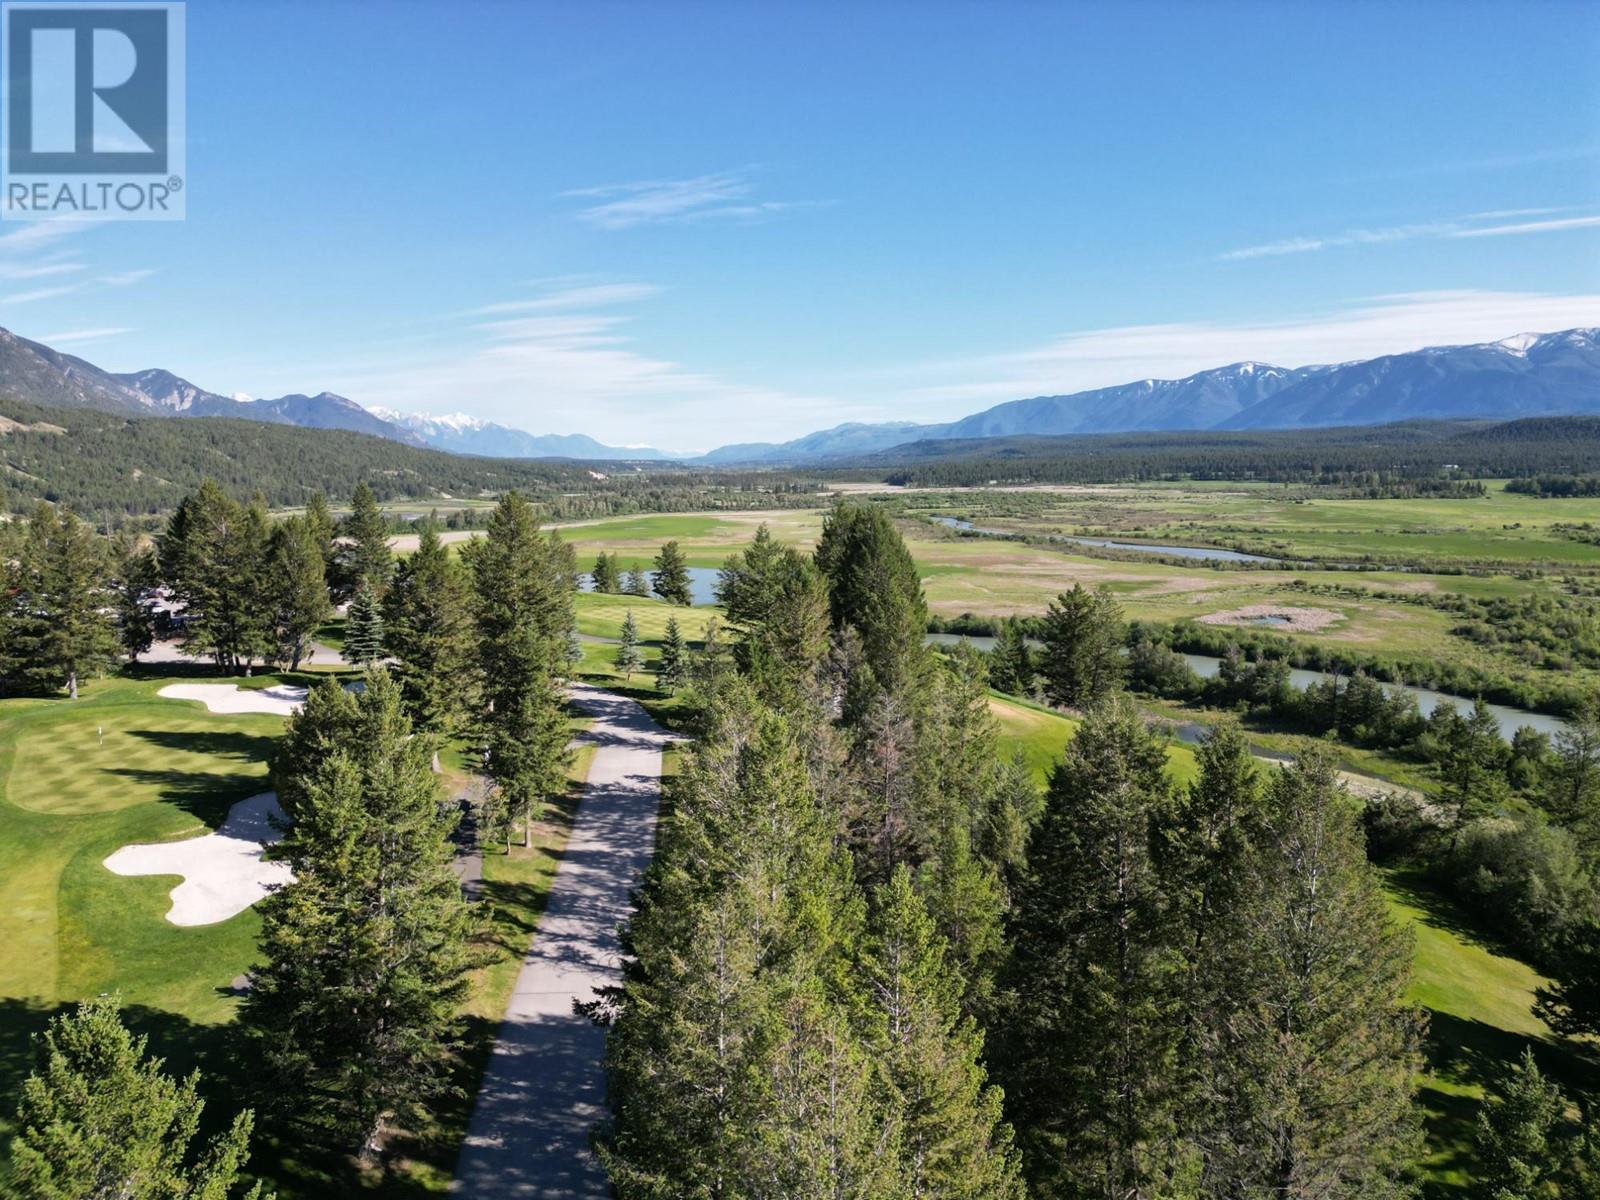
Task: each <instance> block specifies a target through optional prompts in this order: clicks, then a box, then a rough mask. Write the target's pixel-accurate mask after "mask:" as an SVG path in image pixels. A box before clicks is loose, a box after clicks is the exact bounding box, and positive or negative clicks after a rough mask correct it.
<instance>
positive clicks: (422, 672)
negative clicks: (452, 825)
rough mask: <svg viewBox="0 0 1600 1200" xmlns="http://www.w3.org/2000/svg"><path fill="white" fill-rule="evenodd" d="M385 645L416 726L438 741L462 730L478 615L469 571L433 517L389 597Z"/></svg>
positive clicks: (402, 564)
mask: <svg viewBox="0 0 1600 1200" xmlns="http://www.w3.org/2000/svg"><path fill="white" fill-rule="evenodd" d="M383 644H384V648H385V649H386V650H387V651H388V652H389V655H390V657H392V658H393V659H394V660H395V666H394V676H395V679H396V681H397V682H398V683H399V685H400V696H401V699H402V701H403V702H404V703H405V706H406V712H407V714H409V716H410V717H411V724H412V725H413V726H414V727H415V728H416V730H417V731H418V732H419V733H425V734H427V735H428V736H430V737H432V738H434V739H436V740H437V739H440V738H445V737H450V736H453V735H454V734H455V733H456V732H458V731H459V730H460V729H461V727H462V723H463V721H465V719H466V716H467V712H468V706H469V703H470V701H471V698H472V690H473V689H472V682H473V680H472V670H473V665H474V663H473V645H472V614H471V612H470V610H469V607H468V602H467V580H466V574H465V572H464V571H463V570H462V568H461V566H460V564H459V563H457V562H456V561H455V560H454V559H452V558H451V556H450V553H449V551H448V550H446V549H445V547H444V544H443V543H442V542H440V540H439V529H438V526H437V525H435V524H434V522H433V521H431V520H430V521H427V522H425V523H424V524H423V526H422V531H421V533H420V535H419V537H418V541H417V549H416V552H415V553H414V554H412V555H411V556H410V557H408V558H405V559H402V560H401V562H400V564H399V566H398V568H397V569H396V570H395V574H394V582H393V583H392V584H390V586H389V591H388V593H387V594H386V595H385V596H384V598H383Z"/></svg>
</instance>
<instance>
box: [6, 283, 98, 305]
mask: <svg viewBox="0 0 1600 1200" xmlns="http://www.w3.org/2000/svg"><path fill="white" fill-rule="evenodd" d="M82 287H83V285H82V284H81V283H67V284H62V285H60V286H58V287H46V288H34V289H33V290H32V291H28V292H12V293H11V294H10V295H9V296H6V297H5V298H4V299H3V301H0V303H5V304H32V303H34V302H35V301H38V300H53V299H54V298H55V297H57V296H70V295H71V294H72V293H73V292H76V291H78V290H80V289H81V288H82Z"/></svg>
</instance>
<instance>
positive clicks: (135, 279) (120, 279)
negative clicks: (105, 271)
mask: <svg viewBox="0 0 1600 1200" xmlns="http://www.w3.org/2000/svg"><path fill="white" fill-rule="evenodd" d="M155 273H156V272H155V268H154V267H143V268H141V269H139V270H137V271H118V272H117V273H115V274H113V275H102V276H100V278H99V280H98V281H97V282H99V283H103V284H105V286H106V287H128V286H129V285H131V284H135V283H142V282H143V281H144V280H146V279H149V278H150V276H152V275H154V274H155Z"/></svg>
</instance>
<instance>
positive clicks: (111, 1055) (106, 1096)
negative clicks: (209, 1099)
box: [10, 997, 261, 1200]
mask: <svg viewBox="0 0 1600 1200" xmlns="http://www.w3.org/2000/svg"><path fill="white" fill-rule="evenodd" d="M35 1045H36V1048H37V1053H38V1061H37V1064H36V1065H35V1067H34V1070H33V1073H32V1074H31V1075H29V1076H28V1078H27V1079H26V1080H25V1081H24V1082H23V1084H22V1098H21V1102H20V1103H19V1105H18V1107H17V1118H16V1125H15V1128H16V1133H15V1134H14V1136H13V1137H12V1140H11V1164H12V1179H11V1185H12V1188H11V1192H10V1194H11V1195H14V1196H16V1197H18V1198H19V1200H89V1198H93V1200H99V1198H102V1197H103V1198H105V1200H110V1198H112V1197H117V1198H118V1200H184V1198H194V1200H226V1197H227V1196H229V1195H230V1194H232V1193H234V1189H235V1187H236V1185H237V1184H238V1179H239V1168H240V1167H241V1166H243V1165H244V1161H245V1159H246V1158H247V1157H248V1155H249V1146H250V1130H251V1125H252V1121H253V1118H252V1115H251V1113H250V1112H249V1111H248V1110H247V1111H245V1112H242V1113H240V1114H239V1115H238V1116H237V1117H235V1118H234V1120H233V1124H232V1125H231V1126H230V1127H229V1129H228V1131H227V1132H226V1133H224V1134H221V1135H220V1136H218V1137H217V1138H215V1139H213V1140H212V1141H211V1142H210V1143H209V1144H208V1145H207V1146H205V1147H204V1149H203V1150H202V1151H201V1152H200V1153H199V1154H198V1156H196V1155H195V1154H194V1153H193V1143H194V1140H195V1136H196V1133H197V1131H198V1128H199V1125H200V1114H201V1110H202V1109H203V1108H204V1107H205V1103H204V1101H202V1100H201V1099H200V1097H199V1083H200V1075H199V1072H196V1073H194V1074H192V1075H190V1076H189V1077H188V1078H187V1079H185V1080H183V1081H182V1082H178V1081H176V1080H174V1079H172V1078H171V1077H170V1076H168V1075H167V1074H166V1072H165V1071H164V1070H163V1069H162V1067H163V1063H162V1061H161V1060H160V1059H159V1058H150V1057H148V1056H147V1054H146V1045H147V1040H146V1039H145V1038H142V1037H140V1038H136V1037H134V1036H133V1034H131V1033H130V1032H128V1029H127V1027H126V1026H124V1025H123V1023H122V1018H121V1015H120V1014H119V1013H118V1011H117V1001H116V1000H115V999H112V998H109V997H101V998H99V999H97V1000H85V1001H83V1002H82V1003H81V1004H79V1005H78V1006H77V1008H76V1009H75V1010H74V1011H73V1012H72V1013H69V1014H62V1015H59V1016H57V1017H55V1018H53V1019H52V1020H51V1022H50V1025H49V1027H48V1028H47V1029H45V1031H44V1032H43V1033H42V1034H40V1035H38V1037H37V1038H36V1041H35ZM247 1196H248V1197H249V1200H256V1198H258V1197H260V1196H261V1185H260V1184H257V1185H256V1186H255V1187H253V1188H251V1189H250V1190H249V1192H248V1193H247Z"/></svg>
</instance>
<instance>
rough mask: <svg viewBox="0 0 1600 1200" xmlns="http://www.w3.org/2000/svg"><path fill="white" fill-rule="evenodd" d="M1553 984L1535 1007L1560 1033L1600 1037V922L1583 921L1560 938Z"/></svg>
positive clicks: (1540, 994) (1540, 993) (1542, 991)
mask: <svg viewBox="0 0 1600 1200" xmlns="http://www.w3.org/2000/svg"><path fill="white" fill-rule="evenodd" d="M1550 976H1551V979H1552V982H1551V983H1550V984H1549V985H1548V986H1547V987H1541V988H1540V989H1539V991H1538V1002H1537V1004H1536V1006H1535V1008H1536V1011H1537V1012H1538V1014H1539V1016H1540V1017H1542V1018H1543V1019H1544V1020H1545V1021H1546V1022H1547V1023H1548V1024H1549V1025H1550V1027H1551V1028H1552V1029H1554V1030H1555V1031H1556V1032H1557V1033H1562V1034H1566V1035H1567V1036H1568V1037H1575V1036H1582V1035H1584V1034H1589V1035H1591V1036H1600V922H1596V921H1593V920H1590V921H1582V922H1579V923H1577V924H1575V925H1573V926H1572V927H1571V928H1569V929H1566V930H1564V931H1563V932H1562V933H1561V935H1560V936H1559V937H1558V938H1557V939H1556V950H1555V957H1554V961H1553V962H1551V964H1550Z"/></svg>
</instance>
